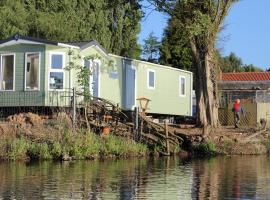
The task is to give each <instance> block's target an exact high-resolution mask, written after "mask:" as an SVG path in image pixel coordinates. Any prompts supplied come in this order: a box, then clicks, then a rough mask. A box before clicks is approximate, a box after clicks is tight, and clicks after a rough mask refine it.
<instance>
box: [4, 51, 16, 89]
mask: <svg viewBox="0 0 270 200" xmlns="http://www.w3.org/2000/svg"><path fill="white" fill-rule="evenodd" d="M3 56H13V87H12V90H3V89H2V88H1V87H0V91H1V92H12V91H15V83H16V82H15V77H16V76H15V65H16V63H15V62H16V54H15V53H3V54H1V56H0V84H1V82H2V81H3V73H2V70H3Z"/></svg>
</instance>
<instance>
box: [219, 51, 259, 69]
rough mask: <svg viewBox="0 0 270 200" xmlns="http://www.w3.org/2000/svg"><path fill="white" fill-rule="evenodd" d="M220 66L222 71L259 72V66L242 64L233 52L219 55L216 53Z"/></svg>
mask: <svg viewBox="0 0 270 200" xmlns="http://www.w3.org/2000/svg"><path fill="white" fill-rule="evenodd" d="M218 58H219V63H220V68H221V71H222V72H260V71H262V69H261V68H259V67H256V66H254V65H252V64H251V65H243V62H242V60H241V58H239V57H237V56H236V55H235V53H230V55H229V56H225V57H221V55H220V54H219V53H218Z"/></svg>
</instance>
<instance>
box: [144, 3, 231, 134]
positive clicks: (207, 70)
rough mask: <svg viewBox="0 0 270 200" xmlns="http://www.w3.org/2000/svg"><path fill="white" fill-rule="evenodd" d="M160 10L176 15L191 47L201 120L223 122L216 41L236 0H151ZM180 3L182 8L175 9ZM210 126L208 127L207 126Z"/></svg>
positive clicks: (200, 122) (203, 123)
mask: <svg viewBox="0 0 270 200" xmlns="http://www.w3.org/2000/svg"><path fill="white" fill-rule="evenodd" d="M148 1H150V2H151V3H152V4H154V5H155V6H156V7H157V8H158V9H159V10H160V11H163V12H166V13H169V14H171V15H175V16H176V17H177V18H178V20H179V29H181V31H183V37H186V38H187V43H188V45H189V46H190V47H191V52H192V55H193V58H194V60H193V64H194V66H195V78H196V99H197V119H198V120H197V122H198V125H201V126H203V127H205V128H207V127H208V126H211V127H217V126H219V120H218V89H217V78H218V76H219V67H218V59H217V57H216V53H215V52H216V49H215V42H216V39H217V36H218V33H219V32H220V30H221V28H222V24H223V21H224V18H225V17H226V15H227V13H228V11H229V9H230V7H231V6H232V4H233V3H234V2H235V1H236V0H200V1H198V0H148ZM176 3H178V4H179V9H178V11H177V12H176V13H174V12H173V10H174V8H175V5H176ZM205 130H208V129H205Z"/></svg>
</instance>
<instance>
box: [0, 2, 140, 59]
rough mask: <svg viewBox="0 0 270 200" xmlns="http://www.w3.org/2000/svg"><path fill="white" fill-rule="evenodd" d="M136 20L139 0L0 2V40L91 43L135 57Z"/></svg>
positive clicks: (137, 54) (136, 55) (138, 18)
mask: <svg viewBox="0 0 270 200" xmlns="http://www.w3.org/2000/svg"><path fill="white" fill-rule="evenodd" d="M140 19H141V10H140V5H139V0H130V1H126V0H114V1H111V0H98V1H97V0H82V1H78V0H69V1H68V0H2V1H1V2H0V25H1V29H0V38H1V39H5V38H7V37H10V36H11V35H14V34H16V33H20V34H22V35H27V36H32V37H38V38H43V39H48V40H53V41H64V42H69V41H89V40H92V39H95V40H97V41H99V42H100V43H101V45H102V46H104V48H105V49H107V50H108V51H109V52H112V53H115V54H118V55H125V56H129V57H138V56H139V54H140V51H139V45H138V43H137V36H138V33H139V31H140V23H139V22H140Z"/></svg>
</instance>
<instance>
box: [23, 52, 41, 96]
mask: <svg viewBox="0 0 270 200" xmlns="http://www.w3.org/2000/svg"><path fill="white" fill-rule="evenodd" d="M29 54H38V58H39V61H38V65H39V66H38V89H37V90H34V89H27V88H26V71H27V55H29ZM24 59H25V62H24V91H40V67H41V52H25V55H24Z"/></svg>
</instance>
